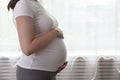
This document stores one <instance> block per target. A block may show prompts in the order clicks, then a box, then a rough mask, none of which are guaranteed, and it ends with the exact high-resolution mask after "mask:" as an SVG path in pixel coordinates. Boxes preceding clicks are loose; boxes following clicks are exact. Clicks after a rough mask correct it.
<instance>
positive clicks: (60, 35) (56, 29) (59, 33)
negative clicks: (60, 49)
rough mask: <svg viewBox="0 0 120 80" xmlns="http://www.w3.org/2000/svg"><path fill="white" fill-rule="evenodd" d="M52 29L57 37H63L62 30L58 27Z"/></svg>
mask: <svg viewBox="0 0 120 80" xmlns="http://www.w3.org/2000/svg"><path fill="white" fill-rule="evenodd" d="M54 30H55V31H56V32H57V37H58V38H61V39H64V36H63V32H62V30H61V29H59V28H54Z"/></svg>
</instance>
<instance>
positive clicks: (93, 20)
mask: <svg viewBox="0 0 120 80" xmlns="http://www.w3.org/2000/svg"><path fill="white" fill-rule="evenodd" d="M119 3H120V1H119V0H52V1H51V0H43V5H44V6H45V8H46V9H47V10H48V11H49V12H50V13H51V14H52V15H53V16H54V17H56V18H57V20H58V21H59V27H60V28H61V29H62V30H63V31H64V36H65V44H66V47H67V51H68V55H81V56H82V55H83V56H88V55H116V54H119V53H120V42H119V41H120V23H119V21H120V6H119ZM6 4H7V0H6V1H4V0H1V1H0V5H1V7H0V12H2V13H0V17H2V18H0V32H1V33H2V34H0V42H1V43H0V55H4V53H6V55H8V54H9V55H11V54H13V55H16V54H19V53H17V52H18V49H19V46H18V40H17V33H16V30H15V27H14V25H13V22H12V21H11V19H12V18H11V17H10V15H11V13H8V12H7V10H6Z"/></svg>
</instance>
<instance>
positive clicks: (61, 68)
mask: <svg viewBox="0 0 120 80" xmlns="http://www.w3.org/2000/svg"><path fill="white" fill-rule="evenodd" d="M67 64H68V61H65V62H64V64H63V65H62V66H60V67H59V68H58V70H57V73H59V72H61V71H62V70H63V69H65V67H66V66H67Z"/></svg>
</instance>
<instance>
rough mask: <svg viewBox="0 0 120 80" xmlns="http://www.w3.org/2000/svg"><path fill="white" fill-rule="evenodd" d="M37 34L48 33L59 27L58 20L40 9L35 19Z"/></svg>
mask: <svg viewBox="0 0 120 80" xmlns="http://www.w3.org/2000/svg"><path fill="white" fill-rule="evenodd" d="M34 26H35V32H36V34H40V33H45V32H48V31H49V30H50V29H51V28H54V27H57V26H58V22H57V20H56V19H55V18H54V17H53V16H52V15H50V14H49V13H48V12H47V11H46V10H44V9H38V11H37V12H36V14H35V17H34Z"/></svg>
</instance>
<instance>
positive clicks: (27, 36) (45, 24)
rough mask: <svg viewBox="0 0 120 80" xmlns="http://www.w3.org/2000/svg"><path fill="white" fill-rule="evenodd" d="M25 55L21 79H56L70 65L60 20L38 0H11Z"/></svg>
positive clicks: (20, 63)
mask: <svg viewBox="0 0 120 80" xmlns="http://www.w3.org/2000/svg"><path fill="white" fill-rule="evenodd" d="M9 9H12V10H13V21H14V23H15V25H16V28H17V32H18V38H19V43H20V48H21V51H22V53H23V54H22V56H21V57H20V60H19V61H18V62H17V72H16V77H17V80H55V77H56V74H57V73H58V72H60V71H61V70H63V69H64V68H65V67H66V65H67V62H66V47H65V45H64V42H63V38H64V37H63V33H62V31H61V30H60V29H59V28H58V23H57V21H56V19H55V18H54V17H53V16H51V15H50V14H49V13H48V12H47V11H46V10H45V8H44V7H43V6H42V5H41V4H40V3H39V2H38V1H37V0H10V2H9V4H8V10H9Z"/></svg>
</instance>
